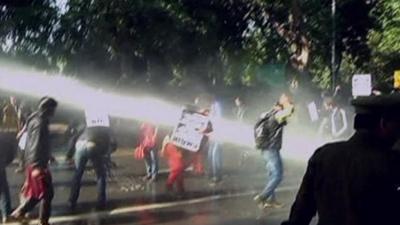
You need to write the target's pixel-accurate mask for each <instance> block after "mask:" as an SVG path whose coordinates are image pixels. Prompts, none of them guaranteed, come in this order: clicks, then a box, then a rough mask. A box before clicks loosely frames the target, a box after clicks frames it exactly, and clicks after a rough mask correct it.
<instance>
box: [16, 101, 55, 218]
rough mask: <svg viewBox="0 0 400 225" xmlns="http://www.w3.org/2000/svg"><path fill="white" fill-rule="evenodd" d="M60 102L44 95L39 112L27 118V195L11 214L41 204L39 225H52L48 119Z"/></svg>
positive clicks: (24, 192) (18, 215)
mask: <svg viewBox="0 0 400 225" xmlns="http://www.w3.org/2000/svg"><path fill="white" fill-rule="evenodd" d="M56 107H57V102H56V101H55V100H54V99H52V98H49V97H44V98H42V99H41V100H40V102H39V107H38V111H37V112H35V113H33V114H32V115H31V116H30V117H29V118H28V121H27V124H26V128H25V129H27V133H28V137H27V143H26V150H25V156H26V165H27V166H26V178H25V183H24V186H23V189H22V194H23V196H24V197H25V198H26V201H24V202H23V203H22V204H21V205H20V206H19V207H18V208H17V209H16V210H15V211H14V212H13V213H12V217H14V218H18V219H20V218H22V217H23V216H24V215H25V214H26V213H27V212H29V211H31V210H32V209H33V208H34V207H35V206H36V204H37V203H39V202H41V205H40V213H39V214H40V215H39V219H40V224H41V225H47V224H49V218H50V214H51V201H52V199H53V195H54V191H53V184H52V178H51V173H50V170H49V168H48V163H49V160H50V158H51V152H50V139H49V120H50V118H51V117H53V115H54V113H55V109H56Z"/></svg>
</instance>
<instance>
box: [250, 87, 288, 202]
mask: <svg viewBox="0 0 400 225" xmlns="http://www.w3.org/2000/svg"><path fill="white" fill-rule="evenodd" d="M293 112H294V105H293V103H292V99H291V97H290V96H289V95H288V94H285V93H284V94H282V95H281V96H280V98H279V101H278V102H277V104H276V105H275V106H274V107H273V108H272V109H271V110H270V111H268V112H265V113H263V114H262V115H261V118H260V120H259V121H258V122H257V123H256V126H255V127H256V128H255V136H256V147H257V148H258V149H260V150H261V153H262V156H263V158H264V160H265V163H266V169H267V172H268V173H269V179H268V180H267V184H266V186H265V188H264V190H263V191H262V192H261V193H259V194H258V195H256V196H255V197H254V200H255V201H256V202H257V203H258V204H259V206H260V207H262V208H268V207H275V208H279V207H282V204H281V203H278V202H277V201H276V196H275V189H276V188H277V187H278V185H279V184H280V183H281V181H282V178H283V165H282V157H281V154H280V149H281V148H282V136H283V127H284V126H286V125H287V122H288V119H289V117H291V116H292V114H293Z"/></svg>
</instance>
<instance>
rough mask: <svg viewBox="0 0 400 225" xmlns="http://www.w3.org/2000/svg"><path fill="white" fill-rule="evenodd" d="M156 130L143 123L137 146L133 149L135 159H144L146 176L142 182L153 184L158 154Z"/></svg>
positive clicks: (156, 171) (151, 125) (155, 177)
mask: <svg viewBox="0 0 400 225" xmlns="http://www.w3.org/2000/svg"><path fill="white" fill-rule="evenodd" d="M157 132H158V128H157V127H156V126H155V125H153V124H150V123H147V122H144V123H142V124H141V125H140V130H139V145H138V146H137V147H136V149H135V158H136V159H144V162H145V165H146V175H145V176H144V177H143V180H145V181H150V182H153V181H155V180H156V179H157V175H158V153H157V149H156V140H157Z"/></svg>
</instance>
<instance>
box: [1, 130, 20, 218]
mask: <svg viewBox="0 0 400 225" xmlns="http://www.w3.org/2000/svg"><path fill="white" fill-rule="evenodd" d="M16 151H17V140H16V139H15V133H14V132H9V130H3V127H2V126H0V155H1V157H0V213H1V216H2V221H3V223H6V222H10V219H11V218H10V217H9V215H10V213H11V197H10V190H9V186H8V180H7V173H6V167H7V166H8V165H9V164H10V163H11V162H12V161H13V159H14V156H15V154H16Z"/></svg>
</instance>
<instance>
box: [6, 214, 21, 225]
mask: <svg viewBox="0 0 400 225" xmlns="http://www.w3.org/2000/svg"><path fill="white" fill-rule="evenodd" d="M20 221H22V218H14V217H12V216H7V217H3V219H2V222H3V224H4V223H15V222H20Z"/></svg>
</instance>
